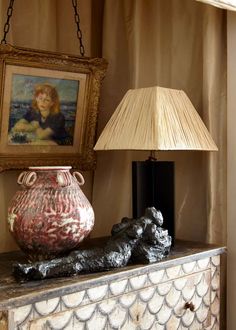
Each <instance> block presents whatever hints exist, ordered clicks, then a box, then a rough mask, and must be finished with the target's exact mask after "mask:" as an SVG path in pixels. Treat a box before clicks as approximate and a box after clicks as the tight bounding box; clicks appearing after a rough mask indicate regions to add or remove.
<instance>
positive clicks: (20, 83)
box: [11, 74, 79, 102]
mask: <svg viewBox="0 0 236 330" xmlns="http://www.w3.org/2000/svg"><path fill="white" fill-rule="evenodd" d="M43 83H48V84H50V85H52V86H54V87H55V88H56V89H57V92H58V94H59V99H60V102H77V95H78V89H79V81H77V80H69V79H57V78H49V77H38V76H27V75H22V74H13V76H12V91H11V101H13V102H14V101H21V102H29V101H30V100H32V98H33V94H34V86H35V85H37V84H43Z"/></svg>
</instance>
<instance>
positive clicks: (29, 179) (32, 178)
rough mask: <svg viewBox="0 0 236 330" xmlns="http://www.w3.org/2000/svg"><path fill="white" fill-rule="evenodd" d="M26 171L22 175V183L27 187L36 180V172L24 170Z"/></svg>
mask: <svg viewBox="0 0 236 330" xmlns="http://www.w3.org/2000/svg"><path fill="white" fill-rule="evenodd" d="M26 173H27V174H26V175H25V176H24V179H23V184H24V185H25V186H27V187H31V186H33V184H34V183H35V181H36V180H37V174H36V173H35V172H26Z"/></svg>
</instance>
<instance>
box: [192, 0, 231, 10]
mask: <svg viewBox="0 0 236 330" xmlns="http://www.w3.org/2000/svg"><path fill="white" fill-rule="evenodd" d="M197 1H200V2H204V3H207V4H208V5H212V6H215V7H218V8H222V9H227V10H233V11H236V0H197Z"/></svg>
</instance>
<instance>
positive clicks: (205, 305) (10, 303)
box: [0, 241, 225, 330]
mask: <svg viewBox="0 0 236 330" xmlns="http://www.w3.org/2000/svg"><path fill="white" fill-rule="evenodd" d="M224 251H225V248H224V247H217V246H212V245H206V244H199V243H193V242H183V241H182V242H181V241H179V242H176V244H175V247H174V248H173V249H172V252H171V254H170V256H168V258H166V259H165V260H163V261H161V262H159V263H154V264H149V265H130V266H128V267H124V268H120V269H115V270H112V271H108V272H102V273H96V274H88V275H81V276H74V277H70V278H58V279H47V280H43V281H32V282H27V283H17V282H16V281H15V280H14V278H13V277H12V275H11V267H12V263H13V262H14V261H16V260H17V261H20V262H24V257H23V255H22V253H21V252H19V251H18V252H14V253H3V254H1V255H0V329H1V330H3V329H4V330H5V329H9V330H13V329H22V330H23V329H24V330H26V329H27V330H28V329H30V330H37V329H40V330H41V329H76V330H79V329H86V330H88V329H91V330H99V329H124V330H132V329H145V330H147V329H158V330H159V329H160V330H161V329H163V330H164V329H167V330H175V329H182V330H184V329H186V330H187V329H194V330H197V329H219V318H220V254H222V253H223V252H224Z"/></svg>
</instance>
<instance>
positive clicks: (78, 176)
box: [73, 172, 85, 186]
mask: <svg viewBox="0 0 236 330" xmlns="http://www.w3.org/2000/svg"><path fill="white" fill-rule="evenodd" d="M73 177H74V178H75V179H76V180H77V181H78V184H79V185H80V186H82V185H83V184H84V182H85V181H84V177H83V175H82V174H81V173H79V172H73Z"/></svg>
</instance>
